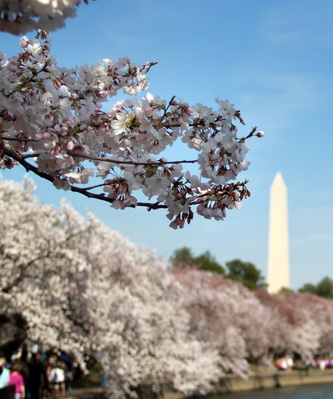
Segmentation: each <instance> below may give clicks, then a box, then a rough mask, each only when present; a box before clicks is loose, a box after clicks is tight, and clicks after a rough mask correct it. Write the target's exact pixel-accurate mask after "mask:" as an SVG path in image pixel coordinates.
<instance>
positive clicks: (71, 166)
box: [0, 31, 263, 228]
mask: <svg viewBox="0 0 333 399" xmlns="http://www.w3.org/2000/svg"><path fill="white" fill-rule="evenodd" d="M38 36H39V37H38V38H37V39H36V40H30V39H28V38H27V37H23V38H22V39H21V41H20V44H21V47H22V51H21V52H20V53H19V54H18V56H16V57H12V58H10V59H9V60H2V62H1V66H0V92H1V97H0V139H1V141H0V146H1V155H2V159H1V162H0V166H1V167H3V168H9V167H13V166H14V165H15V163H20V164H22V165H23V166H24V167H25V168H26V169H27V170H32V171H34V172H35V173H37V174H39V176H41V177H44V178H46V179H48V180H50V181H52V182H53V184H54V185H55V186H56V187H57V188H61V189H70V190H73V191H77V192H80V193H81V194H83V195H87V196H93V197H94V198H98V199H100V200H103V201H109V202H110V203H112V206H113V207H114V208H118V209H119V208H120V209H124V208H126V207H135V206H145V207H147V208H148V209H159V208H164V209H167V211H168V213H167V217H168V218H169V219H170V220H171V223H170V226H171V227H173V228H178V227H180V228H181V227H183V226H184V224H185V222H188V223H189V222H190V221H191V220H192V218H193V210H192V208H193V206H196V207H197V213H198V214H200V215H202V216H204V217H205V218H215V219H216V220H222V219H223V218H224V217H225V216H226V210H227V209H233V208H236V209H238V208H239V207H240V206H241V201H242V200H243V199H244V198H247V197H248V196H249V195H250V193H249V191H248V190H247V188H246V183H247V182H246V181H245V182H239V181H237V178H238V174H239V173H240V172H241V171H244V170H246V169H247V167H248V164H249V162H248V161H247V160H246V159H245V155H246V153H247V151H248V147H247V145H246V141H247V139H249V138H250V137H253V136H258V137H261V136H262V135H263V132H258V133H256V129H253V130H252V131H251V132H250V133H249V134H248V135H247V136H246V137H242V138H238V137H237V127H236V122H237V120H238V121H239V122H241V123H244V122H243V120H242V118H241V115H240V112H239V111H237V110H236V109H235V108H234V106H233V105H232V104H231V103H230V102H229V101H227V100H225V101H222V100H220V99H216V102H217V104H218V108H217V110H213V109H212V108H209V107H206V106H203V105H202V104H198V105H196V106H193V107H191V106H190V105H188V104H187V103H184V102H182V101H180V100H177V99H176V98H175V97H173V98H172V99H171V100H170V101H168V102H167V101H164V100H162V99H160V98H159V97H154V96H153V95H152V94H150V93H148V94H146V95H145V96H144V97H143V98H142V99H138V98H137V97H133V96H134V95H136V94H137V93H139V92H142V91H144V90H146V89H147V87H148V84H149V82H148V79H147V76H146V74H147V72H149V70H150V68H151V67H152V66H153V65H154V63H147V64H145V65H143V66H140V65H137V64H134V63H132V62H131V61H130V60H129V59H128V58H126V57H125V58H122V59H119V60H118V61H112V60H110V59H105V60H103V62H102V63H98V64H95V65H92V66H87V65H85V66H82V67H75V68H72V69H67V68H60V67H58V65H57V63H56V60H55V59H54V58H53V57H52V56H51V55H50V41H49V39H48V37H47V35H46V34H45V32H43V31H39V35H38ZM119 90H122V91H123V92H124V93H125V94H127V95H129V96H132V97H130V98H129V99H126V100H122V101H118V102H117V103H116V104H114V105H113V106H112V107H111V109H110V110H109V111H108V112H106V111H103V110H102V105H103V103H105V102H106V101H107V100H108V99H109V98H110V97H113V96H115V95H116V94H117V93H118V92H119ZM177 139H179V141H181V142H183V143H184V144H185V145H187V146H188V147H189V148H190V149H192V150H193V154H194V156H193V158H194V159H192V160H183V161H177V160H176V161H168V160H167V159H165V157H164V156H163V151H164V150H166V149H167V148H169V147H171V146H172V145H173V144H174V143H175V142H176V140H177ZM28 161H30V162H28ZM184 164H196V165H197V167H198V173H199V175H198V176H197V175H194V174H193V173H190V172H189V171H186V170H183V166H184ZM92 178H93V179H94V181H95V180H96V179H99V181H100V179H101V180H102V183H100V182H98V184H93V185H92V186H90V187H89V186H87V185H88V183H89V181H91V179H92ZM90 184H91V183H90ZM82 185H83V186H84V187H82ZM98 188H102V192H96V190H97V189H98ZM135 191H140V192H141V193H143V194H144V195H145V196H146V198H147V199H148V200H149V201H151V202H139V201H138V198H137V195H136V194H135Z"/></svg>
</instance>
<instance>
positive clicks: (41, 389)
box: [0, 348, 74, 399]
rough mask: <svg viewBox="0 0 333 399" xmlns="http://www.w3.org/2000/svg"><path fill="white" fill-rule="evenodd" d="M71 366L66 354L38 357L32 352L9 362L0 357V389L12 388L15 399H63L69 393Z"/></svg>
mask: <svg viewBox="0 0 333 399" xmlns="http://www.w3.org/2000/svg"><path fill="white" fill-rule="evenodd" d="M73 371H74V365H73V363H72V362H71V359H70V357H69V356H68V355H66V354H40V353H39V351H38V350H36V348H33V350H32V351H31V352H30V354H29V355H28V356H22V353H20V354H16V355H14V356H12V357H11V359H10V362H7V361H6V358H5V357H0V389H1V388H5V387H7V386H10V385H13V386H14V390H15V399H46V398H50V397H54V398H63V397H65V396H70V395H71V392H72V382H73Z"/></svg>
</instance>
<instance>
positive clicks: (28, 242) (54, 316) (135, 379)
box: [0, 180, 219, 398]
mask: <svg viewBox="0 0 333 399" xmlns="http://www.w3.org/2000/svg"><path fill="white" fill-rule="evenodd" d="M32 194H33V187H32V185H31V181H29V180H26V181H25V182H24V184H23V185H19V184H18V183H14V182H8V181H1V183H0V205H1V218H0V228H1V231H2V232H3V233H2V234H1V237H0V251H1V260H0V263H1V264H0V284H1V285H0V306H1V316H2V317H1V320H4V318H5V321H6V322H5V323H3V325H2V326H1V330H2V332H3V334H0V339H3V341H2V342H1V344H5V343H8V336H9V334H10V333H13V331H14V332H15V333H16V336H19V337H20V339H21V341H24V340H25V341H27V342H30V343H38V344H39V345H40V346H41V347H42V349H44V350H46V349H49V348H58V349H62V350H64V351H67V352H70V353H72V354H73V355H74V356H75V357H76V359H77V360H78V361H79V363H80V364H81V366H82V367H83V368H84V367H85V363H84V355H85V354H88V355H90V356H92V357H94V358H95V359H96V360H98V361H99V362H100V363H101V365H102V367H103V371H104V373H105V376H106V381H107V384H108V390H109V392H110V397H116V398H121V397H124V396H125V395H128V394H131V393H132V392H133V390H134V389H135V388H136V387H138V386H140V384H143V383H145V381H149V383H150V384H156V385H158V384H161V383H164V382H168V383H171V384H172V385H173V386H174V387H175V388H176V389H178V390H181V391H183V392H185V393H188V394H190V393H194V392H197V393H205V392H207V391H208V390H209V389H210V387H211V384H212V383H213V382H215V381H216V380H217V378H218V375H219V368H218V356H217V353H216V351H215V349H214V348H211V347H210V346H209V345H207V344H204V343H201V342H200V341H199V340H198V339H196V338H195V337H194V336H191V335H190V333H189V324H188V323H189V316H188V314H187V312H186V310H185V309H184V308H181V307H179V305H177V300H178V298H179V296H180V295H181V292H180V291H179V288H177V284H175V283H174V280H173V279H172V278H171V276H170V275H169V274H168V272H167V265H166V263H165V262H163V261H161V260H160V259H159V258H158V257H157V256H156V254H155V253H154V252H152V251H149V250H146V249H143V248H139V247H137V246H136V245H134V244H131V243H130V242H128V241H127V240H126V239H125V238H123V237H121V236H120V235H119V234H118V233H116V232H114V231H111V230H110V229H108V228H107V227H106V226H104V225H103V224H102V223H101V222H99V221H98V220H96V219H95V218H94V216H92V215H89V218H88V220H86V219H84V218H83V217H82V216H81V215H79V214H78V213H76V212H75V211H74V210H73V208H72V207H71V206H70V205H68V204H63V206H62V207H61V208H60V209H54V208H52V207H51V206H50V205H46V204H41V203H39V202H38V201H37V199H36V198H34V197H33V195H32ZM12 337H13V336H12Z"/></svg>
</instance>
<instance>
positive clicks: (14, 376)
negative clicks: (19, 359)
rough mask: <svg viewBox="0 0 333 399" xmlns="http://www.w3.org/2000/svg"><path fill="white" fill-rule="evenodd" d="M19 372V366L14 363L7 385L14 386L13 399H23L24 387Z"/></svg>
mask: <svg viewBox="0 0 333 399" xmlns="http://www.w3.org/2000/svg"><path fill="white" fill-rule="evenodd" d="M20 372H21V366H20V364H19V363H14V364H13V365H12V372H11V373H10V376H9V382H8V385H14V386H15V399H24V398H25V386H24V379H23V375H22V374H21V373H20Z"/></svg>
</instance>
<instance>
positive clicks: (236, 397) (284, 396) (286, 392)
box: [209, 384, 333, 399]
mask: <svg viewBox="0 0 333 399" xmlns="http://www.w3.org/2000/svg"><path fill="white" fill-rule="evenodd" d="M332 398H333V384H323V385H304V386H302V387H288V388H276V389H264V390H262V391H251V392H240V393H238V392H237V393H236V392H235V393H228V394H222V395H213V396H209V399H332Z"/></svg>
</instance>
